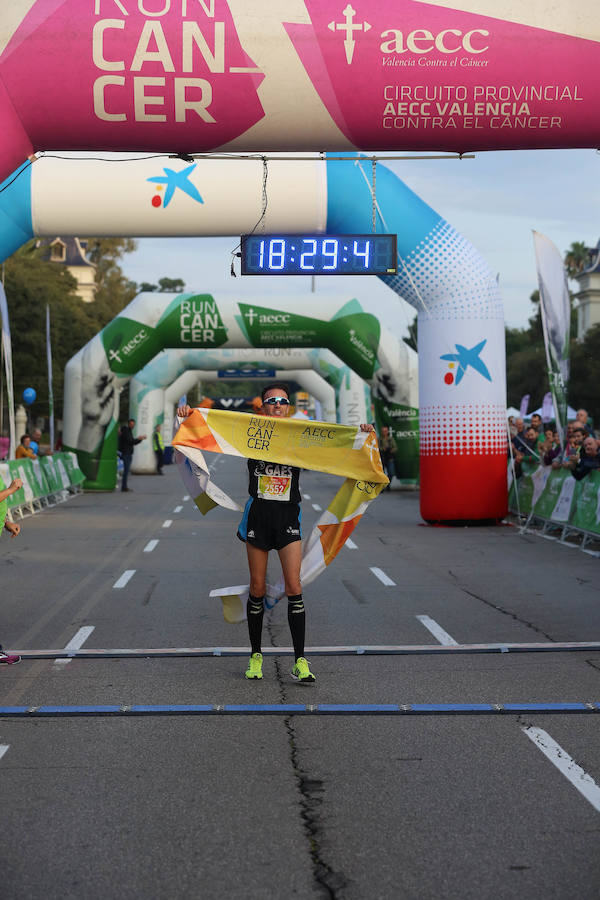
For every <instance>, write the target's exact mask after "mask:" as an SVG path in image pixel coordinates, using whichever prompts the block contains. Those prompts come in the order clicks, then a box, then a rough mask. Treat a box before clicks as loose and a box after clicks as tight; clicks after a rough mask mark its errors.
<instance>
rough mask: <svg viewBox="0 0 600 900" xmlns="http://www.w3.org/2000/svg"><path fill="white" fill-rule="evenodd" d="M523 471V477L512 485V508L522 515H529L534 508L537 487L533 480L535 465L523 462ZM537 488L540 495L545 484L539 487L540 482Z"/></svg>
mask: <svg viewBox="0 0 600 900" xmlns="http://www.w3.org/2000/svg"><path fill="white" fill-rule="evenodd" d="M522 471H523V474H522V475H521V477H520V478H517V480H516V482H515V483H514V484H513V485H512V487H511V494H510V497H511V498H512V502H511V504H510V508H511V509H513V510H515V512H520V513H521V514H522V515H529V513H530V512H531V510H532V508H533V496H534V490H535V488H536V485H535V484H534V481H533V474H534V472H535V467H534V466H529V465H528V464H527V463H523V464H522ZM537 489H538V495H539V493H541V491H542V489H543V486H542V488H540V487H539V482H538V485H537Z"/></svg>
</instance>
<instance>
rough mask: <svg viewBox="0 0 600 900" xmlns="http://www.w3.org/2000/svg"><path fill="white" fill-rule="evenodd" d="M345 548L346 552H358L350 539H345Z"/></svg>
mask: <svg viewBox="0 0 600 900" xmlns="http://www.w3.org/2000/svg"><path fill="white" fill-rule="evenodd" d="M345 546H346V547H347V548H348V550H358V547H357V546H356V544H355V543H354V541H353V540H352V538H348V539H347V541H346V544H345Z"/></svg>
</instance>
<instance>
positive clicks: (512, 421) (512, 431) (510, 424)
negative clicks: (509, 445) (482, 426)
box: [508, 416, 517, 441]
mask: <svg viewBox="0 0 600 900" xmlns="http://www.w3.org/2000/svg"><path fill="white" fill-rule="evenodd" d="M508 433H509V434H510V439H511V441H512V439H513V438H514V436H515V434H516V433H517V426H516V424H515V417H514V416H509V417H508Z"/></svg>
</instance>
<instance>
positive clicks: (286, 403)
mask: <svg viewBox="0 0 600 900" xmlns="http://www.w3.org/2000/svg"><path fill="white" fill-rule="evenodd" d="M263 403H264V405H265V406H275V404H276V403H279V405H280V406H289V405H290V401H289V400H288V399H287V397H268V398H267V399H266V400H263Z"/></svg>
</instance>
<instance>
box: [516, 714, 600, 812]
mask: <svg viewBox="0 0 600 900" xmlns="http://www.w3.org/2000/svg"><path fill="white" fill-rule="evenodd" d="M523 731H524V732H525V734H526V735H527V737H528V738H529V739H530V740H532V741H533V743H534V744H535V745H536V747H537V748H538V749H539V750H541V751H542V753H543V754H544V756H546V757H547V758H548V759H549V760H550V762H551V763H552V764H553V765H555V766H556V768H557V769H558V770H559V772H562V774H563V775H564V776H565V778H567V779H568V780H569V781H570V782H571V784H572V785H573V787H574V788H577V790H578V791H579V793H580V794H582V795H583V796H584V797H585V799H586V800H588V801H589V802H590V803H591V804H592V806H593V807H594V809H595V810H597V811H598V812H600V787H598V785H597V784H596V782H595V781H594V779H593V778H592V777H591V775H588V774H587V773H586V772H584V771H583V769H582V768H581V766H578V765H577V763H576V762H575V761H574V760H573V759H571V757H570V756H569V754H568V753H566V752H565V751H564V750H563V748H562V747H561V746H560V745H559V744H557V743H556V741H554V740H553V739H552V738H551V737H550V735H549V734H548V732H547V731H542V729H541V728H535V727H534V726H533V725H529V726H528V727H526V728H523ZM546 788H547V785H544V789H546Z"/></svg>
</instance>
